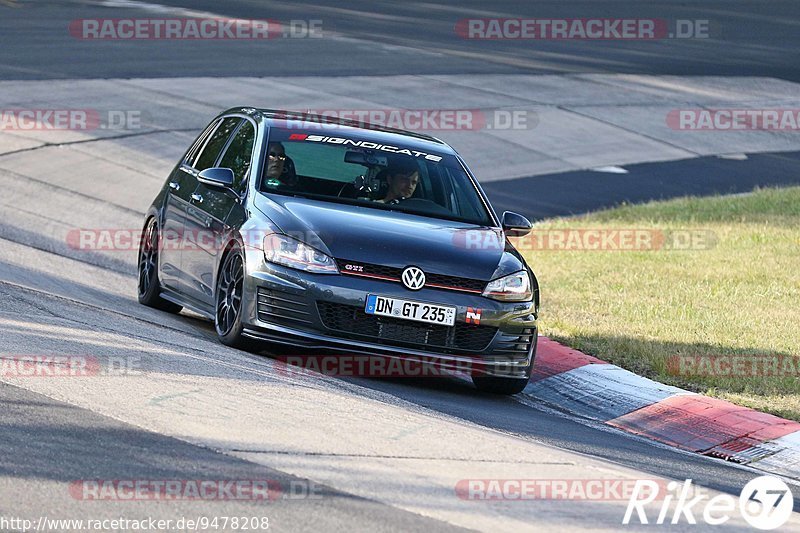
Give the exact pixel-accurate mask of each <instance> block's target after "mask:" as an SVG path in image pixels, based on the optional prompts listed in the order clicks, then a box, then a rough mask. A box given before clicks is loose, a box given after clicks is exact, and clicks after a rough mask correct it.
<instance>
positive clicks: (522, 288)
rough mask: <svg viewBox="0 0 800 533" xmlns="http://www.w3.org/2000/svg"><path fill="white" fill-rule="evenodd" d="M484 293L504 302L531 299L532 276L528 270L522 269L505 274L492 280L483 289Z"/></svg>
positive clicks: (488, 296)
mask: <svg viewBox="0 0 800 533" xmlns="http://www.w3.org/2000/svg"><path fill="white" fill-rule="evenodd" d="M483 295H484V296H486V297H487V298H491V299H492V300H500V301H503V302H527V301H530V299H531V296H532V293H531V278H530V276H528V272H527V271H525V270H520V271H519V272H514V273H513V274H509V275H508V276H503V277H502V278H498V279H496V280H494V281H490V282H489V284H488V285H486V289H484V291H483Z"/></svg>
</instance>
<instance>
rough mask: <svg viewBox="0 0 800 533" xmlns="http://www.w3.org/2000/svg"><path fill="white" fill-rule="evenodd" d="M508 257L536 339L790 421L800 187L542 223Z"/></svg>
mask: <svg viewBox="0 0 800 533" xmlns="http://www.w3.org/2000/svg"><path fill="white" fill-rule="evenodd" d="M615 231H616V232H617V233H614V232H615ZM620 231H621V233H620ZM626 231H627V233H626ZM625 236H627V237H631V236H632V237H631V238H632V240H629V241H626V240H625ZM637 238H638V240H639V242H638V245H637V243H636V239H637ZM604 239H605V240H604ZM517 244H518V245H519V248H521V251H522V253H523V254H525V255H526V257H527V259H528V261H529V263H530V265H531V267H532V268H533V269H534V272H536V274H537V276H538V278H539V282H540V284H541V288H542V289H541V291H542V311H541V320H540V323H541V333H542V334H544V335H547V336H548V337H551V338H553V339H554V340H557V341H559V342H562V343H564V344H567V345H569V346H571V347H573V348H576V349H579V350H581V351H584V352H586V353H589V354H591V355H594V356H596V357H599V358H600V359H603V360H605V361H608V362H610V363H613V364H616V365H619V366H621V367H623V368H627V369H628V370H631V371H633V372H636V373H638V374H641V375H644V376H647V377H649V378H651V379H654V380H657V381H660V382H662V383H668V384H671V385H676V386H679V387H682V388H685V389H689V390H693V391H696V392H701V393H703V394H707V395H710V396H715V397H717V398H723V399H726V400H729V401H731V402H734V403H737V404H740V405H744V406H747V407H752V408H754V409H758V410H761V411H766V412H770V413H773V414H776V415H779V416H783V417H786V418H791V419H794V420H800V187H791V188H781V189H761V190H756V191H754V192H753V193H752V194H747V195H736V196H717V197H706V198H694V197H693V198H681V199H676V200H669V201H664V202H653V203H649V204H644V205H635V206H621V207H618V208H614V209H610V210H606V211H601V212H597V213H592V214H590V215H586V216H581V217H576V218H569V219H554V220H547V221H544V222H542V223H540V224H537V225H536V226H535V228H534V231H533V232H532V234H531V235H530V236H528V237H525V238H522V239H518V240H517ZM597 246H599V247H600V248H604V249H602V250H597V249H592V250H586V249H585V248H587V247H589V248H592V247H597ZM620 247H621V248H622V249H619V248H620Z"/></svg>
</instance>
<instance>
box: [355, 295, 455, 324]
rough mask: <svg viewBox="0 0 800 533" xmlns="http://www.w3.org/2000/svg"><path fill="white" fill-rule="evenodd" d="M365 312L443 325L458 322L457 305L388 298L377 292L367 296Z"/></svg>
mask: <svg viewBox="0 0 800 533" xmlns="http://www.w3.org/2000/svg"><path fill="white" fill-rule="evenodd" d="M364 312H365V313H367V314H368V315H378V316H390V317H393V318H402V319H405V320H416V321H417V322H426V323H428V324H440V325H442V326H452V325H453V324H455V322H456V308H455V307H449V306H446V305H436V304H429V303H425V302H413V301H411V300H401V299H399V298H387V297H386V296H377V295H375V294H370V295H368V296H367V305H366V307H365V309H364Z"/></svg>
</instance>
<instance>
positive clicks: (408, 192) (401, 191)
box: [378, 159, 419, 204]
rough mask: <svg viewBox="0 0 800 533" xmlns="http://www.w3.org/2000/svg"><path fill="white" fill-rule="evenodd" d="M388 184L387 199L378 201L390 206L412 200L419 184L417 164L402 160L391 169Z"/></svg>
mask: <svg viewBox="0 0 800 533" xmlns="http://www.w3.org/2000/svg"><path fill="white" fill-rule="evenodd" d="M386 183H387V184H388V185H389V189H388V190H387V191H386V197H384V198H383V199H382V200H378V201H379V202H383V203H385V204H388V203H389V202H397V201H400V200H405V199H406V198H411V196H412V195H413V194H414V191H415V190H416V189H417V183H419V168H418V167H417V164H416V163H415V162H414V161H412V160H410V159H403V160H400V161H399V162H398V163H397V164H395V165H393V166H392V167H390V168H389V170H388V174H387V176H386Z"/></svg>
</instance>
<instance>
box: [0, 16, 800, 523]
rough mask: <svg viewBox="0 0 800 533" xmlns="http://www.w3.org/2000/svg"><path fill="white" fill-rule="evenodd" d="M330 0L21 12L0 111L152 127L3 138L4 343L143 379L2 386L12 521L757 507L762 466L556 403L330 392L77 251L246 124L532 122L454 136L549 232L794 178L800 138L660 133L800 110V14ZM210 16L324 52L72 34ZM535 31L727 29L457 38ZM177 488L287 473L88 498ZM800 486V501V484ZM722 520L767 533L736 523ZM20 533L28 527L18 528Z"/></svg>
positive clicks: (102, 253) (493, 189)
mask: <svg viewBox="0 0 800 533" xmlns="http://www.w3.org/2000/svg"><path fill="white" fill-rule="evenodd" d="M311 4H312V3H311V2H291V3H286V4H283V3H279V2H272V1H267V2H260V1H256V0H252V1H248V0H235V1H230V2H225V3H221V2H211V1H198V2H188V1H187V2H177V1H164V2H160V3H159V4H145V3H143V2H132V1H125V0H109V1H48V0H43V1H39V2H13V1H10V0H4V1H0V35H2V39H3V44H2V48H0V108H2V109H17V110H18V109H93V110H96V111H97V112H99V114H100V116H101V117H104V116H107V114H108V113H109V112H113V111H122V112H124V113H128V116H129V117H130V116H131V115H130V113H133V116H134V117H135V118H136V120H134V121H130V122H128V123H127V124H124V125H123V126H121V127H119V128H112V127H104V126H105V124H104V125H103V126H100V127H98V128H96V129H91V130H88V131H87V130H82V131H69V130H57V131H46V130H32V131H18V130H5V129H3V130H0V190H2V194H0V215H2V216H1V217H0V352H2V354H3V357H4V358H6V357H11V356H14V357H19V356H46V355H56V354H69V355H74V356H81V357H88V358H90V359H91V360H93V361H97V362H99V363H100V364H101V366H107V365H115V364H116V365H119V364H122V365H123V366H124V365H128V369H129V370H132V371H130V372H121V373H118V374H113V373H112V374H111V375H104V374H101V375H96V376H91V377H73V378H61V379H48V378H45V377H40V378H31V377H25V376H8V375H5V374H4V375H0V413H2V416H0V452H2V453H0V517H23V518H25V519H30V520H33V521H34V523H36V522H37V521H38V520H39V519H40V518H41V517H43V516H47V518H48V519H55V518H61V519H114V518H118V517H127V518H136V519H144V518H157V519H164V520H177V519H180V518H197V517H201V516H203V517H221V516H228V517H231V516H242V517H268V518H269V527H270V529H273V530H277V531H312V530H313V531H332V530H336V531H340V530H355V531H421V530H422V531H431V532H433V531H450V530H456V529H470V530H480V531H515V532H516V531H540V530H544V531H548V530H553V531H563V530H565V529H567V528H569V529H572V528H581V529H589V528H591V529H597V530H608V531H611V530H613V531H617V530H619V529H620V527H622V526H620V524H621V521H622V517H623V515H624V512H625V507H626V501H621V500H616V501H615V500H611V501H580V500H577V501H570V500H556V501H536V500H533V501H525V502H514V501H510V502H509V501H469V500H467V499H463V498H461V497H460V496H459V493H458V492H457V491H456V486H457V485H458V483H459V481H462V480H470V479H473V480H474V479H537V480H554V479H568V480H569V479H584V480H585V479H624V480H636V479H655V480H665V481H669V480H677V481H680V482H683V480H685V479H687V478H691V479H692V480H693V482H694V483H695V484H697V485H699V486H701V487H703V488H704V489H707V491H708V493H709V494H710V495H714V494H717V493H725V494H731V495H734V496H736V497H737V498H738V495H739V493H740V491H741V490H742V487H743V486H744V485H745V484H746V483H747V482H748V481H749V480H750V479H752V478H753V477H755V476H756V474H755V473H754V472H753V471H752V470H749V469H747V468H744V467H740V466H737V465H735V464H731V463H726V462H723V461H720V460H715V459H711V458H707V457H701V456H695V455H691V454H688V453H683V452H680V451H676V450H674V449H670V448H667V447H665V446H661V445H657V444H654V443H652V442H648V441H645V440H643V439H638V438H635V437H632V436H630V435H628V434H624V433H622V432H619V431H616V430H612V429H609V428H607V427H598V425H595V424H592V423H590V422H589V421H587V420H582V419H579V418H575V417H572V416H570V415H568V414H566V413H564V412H563V411H561V410H559V409H558V406H552V405H546V404H543V403H542V402H541V401H539V400H538V399H537V398H536V397H531V396H526V395H518V396H516V397H511V398H498V397H494V396H490V395H483V394H479V393H477V392H476V391H475V389H474V387H473V386H472V384H471V383H469V382H468V381H466V380H461V379H456V378H453V379H430V380H421V379H410V378H407V379H393V380H381V379H365V378H333V377H326V376H322V375H318V374H314V373H303V372H298V371H291V370H288V369H287V368H286V367H285V366H283V365H281V364H280V363H278V362H276V361H275V360H273V359H270V358H269V357H266V356H265V355H259V354H251V353H247V352H242V351H237V350H233V349H230V348H227V347H225V346H223V345H221V344H219V343H218V342H217V341H216V335H215V332H214V328H213V324H211V323H209V322H207V321H205V320H202V319H200V318H198V317H197V316H195V315H193V314H191V313H186V312H184V313H183V314H181V315H179V316H173V315H169V314H165V313H162V312H159V311H156V310H153V309H150V308H146V307H143V306H141V305H139V304H138V303H137V302H136V297H135V295H136V250H135V249H126V250H122V251H120V250H103V249H100V250H86V249H81V248H80V247H76V246H75V243H74V240H71V237H70V236H71V235H74V232H75V231H76V230H77V229H80V228H90V229H110V230H113V229H117V230H118V229H126V230H131V231H133V230H136V229H139V228H140V227H141V224H142V221H143V215H144V212H145V209H146V208H147V206H148V205H149V203H150V201H151V200H152V198H153V197H154V196H155V194H156V192H157V191H158V190H159V189H160V187H161V186H162V184H163V181H164V179H165V177H166V176H167V174H168V173H169V171H170V170H171V168H172V167H173V166H174V164H175V162H176V161H177V159H178V158H179V157H180V155H181V154H182V152H183V150H184V149H185V148H186V146H187V145H188V143H190V142H191V140H192V139H194V138H195V136H196V135H197V133H198V132H199V131H200V130H201V129H202V128H203V127H204V126H205V124H206V123H207V122H208V121H209V120H210V118H211V117H213V116H214V115H215V114H216V113H218V112H219V111H220V110H222V109H224V108H227V107H231V106H234V105H255V106H264V107H267V106H269V107H286V108H290V109H305V108H314V109H319V108H322V109H389V108H395V109H396V108H401V109H445V108H446V109H453V108H461V109H480V110H481V111H482V113H484V114H485V116H494V117H497V116H499V115H498V114H497V113H498V111H501V112H502V111H514V110H523V111H525V112H526V113H528V115H526V116H528V117H533V122H531V123H530V124H529V126H528V127H525V128H522V129H521V130H505V131H498V129H497V128H493V129H492V128H490V129H486V128H475V129H471V130H468V131H436V132H433V133H434V134H435V135H437V136H439V137H441V138H443V139H444V140H446V141H448V142H450V143H452V144H453V145H454V146H455V147H456V148H457V149H458V150H459V152H460V153H461V154H462V155H463V156H464V157H465V159H466V160H467V161H468V162H469V163H470V164H471V165H472V166H473V167H474V170H475V171H476V174H477V175H478V176H479V178H480V179H481V181H482V183H483V185H484V187H485V189H486V191H487V192H488V193H489V195H490V196H491V197H492V198H493V200H494V201H495V202H496V204H495V207H496V209H498V210H502V209H514V210H518V211H520V212H522V213H525V214H527V215H530V216H531V217H533V218H542V217H548V216H560V215H569V214H574V213H581V212H586V211H589V210H593V209H597V208H600V207H607V206H612V205H615V204H616V203H619V202H621V201H634V202H636V201H645V200H648V199H654V198H668V197H675V196H680V195H682V194H714V193H731V192H746V191H748V190H751V189H752V188H753V187H755V186H764V185H788V184H797V183H798V182H800V172H798V170H800V158H799V157H798V155H797V154H798V153H800V137H798V133H797V132H796V131H795V132H791V131H779V132H763V131H761V132H759V131H755V132H718V131H717V132H703V133H698V132H682V131H675V130H674V129H670V128H669V127H668V126H667V124H666V122H665V117H666V116H667V115H668V113H669V112H670V111H671V110H675V109H682V108H692V109H695V108H714V107H728V108H734V107H737V106H740V107H748V108H756V107H767V108H792V107H793V108H797V107H800V106H799V105H798V102H800V85H797V83H800V49H798V47H797V45H796V42H797V40H796V37H795V36H796V33H797V29H798V26H800V16H799V15H800V5H799V4H797V3H796V2H792V1H784V2H781V1H774V2H770V4H769V9H768V10H767V9H763V8H762V7H761V6H763V3H761V2H755V1H753V2H749V1H742V2H736V3H733V4H732V3H730V2H721V1H720V2H664V3H661V5H655V3H653V4H652V5H650V3H642V2H633V1H618V2H613V1H612V2H604V3H602V4H600V3H598V2H574V3H570V4H569V5H568V6H567V5H564V4H563V3H562V2H555V1H554V2H538V3H525V2H519V3H514V2H508V1H501V2H492V3H487V2H467V1H461V2H452V3H449V4H448V3H428V2H407V3H402V4H400V3H394V2H388V1H387V2H382V1H381V2H367V1H363V2H362V1H359V2H353V3H348V4H347V5H344V4H341V3H337V2H315V3H314V6H312V5H311ZM198 13H202V14H204V15H202V16H212V15H214V16H220V17H239V18H250V19H255V18H259V19H260V18H270V19H278V20H281V21H290V20H310V19H314V20H320V21H321V22H322V28H323V37H322V38H307V39H289V38H278V39H273V40H269V41H263V42H262V41H210V42H190V41H169V40H153V41H141V42H133V41H89V40H81V39H76V38H75V37H74V36H72V35H70V32H69V25H70V22H71V21H74V20H77V19H89V18H126V17H131V18H137V17H138V18H153V17H166V18H170V17H173V18H174V17H190V16H200V15H198ZM209 14H212V15H209ZM514 16H519V17H526V16H528V17H531V16H536V17H554V18H555V17H566V18H580V17H660V18H664V19H669V20H674V19H709V20H710V21H711V22H712V24H711V27H712V29H713V30H714V31H713V32H712V37H711V38H710V39H708V40H702V41H698V40H692V39H686V40H678V39H674V40H661V41H656V42H643V41H631V42H613V41H609V42H600V43H598V42H569V41H566V42H559V41H545V42H525V41H516V42H515V41H483V42H471V41H466V40H463V39H460V38H458V37H457V36H455V35H454V31H453V28H454V25H455V23H456V21H458V20H459V19H463V18H468V17H514ZM608 167H611V168H608ZM544 305H545V306H546V305H547V304H546V302H544ZM175 479H178V480H208V479H212V480H254V479H269V480H272V482H273V483H274V484H275V485H276V486H278V487H279V488H280V490H279V491H277V496H276V497H275V498H274V500H272V501H248V500H236V499H231V498H217V499H214V500H213V501H191V500H184V501H171V502H163V501H121V500H113V499H112V500H100V501H88V500H87V499H86V498H83V497H80V496H78V495H77V494H78V493H79V491H78V492H76V490H75V483H76V482H80V481H84V482H85V481H87V480H175ZM791 486H792V489H793V491H794V495H795V497H796V498H795V501H796V502H797V501H800V500H797V497H798V496H800V484H798V483H797V482H796V481H794V482H792V484H791ZM795 511H796V513H795V514H794V515H793V518H792V522H791V523H790V524H787V528H790V527H792V528H795V530H798V529H797V528H798V527H800V516H799V515H798V514H797V511H800V507H798V504H797V503H796V504H795ZM653 519H655V517H654V516H651V520H653ZM684 526H685V524H684ZM629 527H630V528H631V529H636V528H635V527H634V526H629ZM664 527H666V526H664ZM726 527H727V529H731V530H741V531H745V530H750V529H748V525H747V524H746V523H745V522H744V521H743V520H742V519H741V518H740V517H735V518H734V519H732V521H731V522H730V523H728V524H727V525H726ZM6 529H9V530H15V529H16V530H19V529H21V528H18V527H6V526H2V524H0V530H6ZM68 529H72V528H69V527H60V528H57V527H53V528H51V530H68ZM688 529H691V530H692V531H694V530H707V529H711V528H710V527H708V526H703V525H698V526H692V527H688V526H686V530H688ZM208 530H212V529H208ZM218 530H222V529H218ZM227 530H232V528H231V527H228V528H227ZM787 530H788V529H787Z"/></svg>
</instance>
